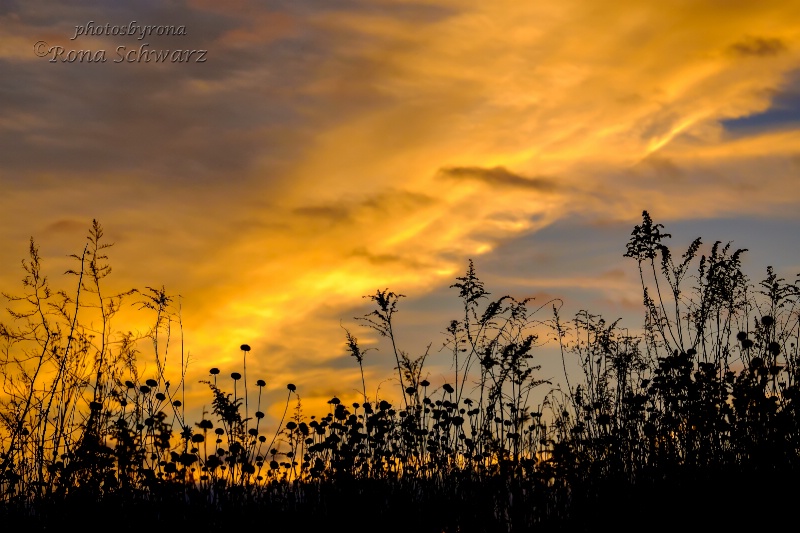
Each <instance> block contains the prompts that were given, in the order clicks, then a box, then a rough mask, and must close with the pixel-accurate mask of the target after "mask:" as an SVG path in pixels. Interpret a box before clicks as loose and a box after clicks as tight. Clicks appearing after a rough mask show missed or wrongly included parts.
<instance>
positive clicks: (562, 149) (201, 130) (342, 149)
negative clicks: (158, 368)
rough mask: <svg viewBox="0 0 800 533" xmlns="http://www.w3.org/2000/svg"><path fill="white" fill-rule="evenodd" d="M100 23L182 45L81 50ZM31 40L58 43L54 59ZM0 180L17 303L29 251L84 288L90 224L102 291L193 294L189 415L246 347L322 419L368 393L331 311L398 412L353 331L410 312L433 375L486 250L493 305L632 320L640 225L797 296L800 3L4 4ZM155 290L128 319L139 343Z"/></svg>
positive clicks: (122, 318)
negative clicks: (102, 250)
mask: <svg viewBox="0 0 800 533" xmlns="http://www.w3.org/2000/svg"><path fill="white" fill-rule="evenodd" d="M89 21H93V22H94V25H95V26H93V27H98V26H105V25H106V24H109V25H110V26H111V27H113V26H117V27H126V28H127V27H128V26H129V24H133V25H134V26H145V25H151V26H176V27H177V26H184V27H185V35H162V36H158V35H148V36H146V37H144V38H142V39H139V36H138V35H133V36H128V35H124V36H123V35H88V36H87V35H81V36H78V37H77V38H74V39H73V37H74V36H75V34H76V27H80V28H83V29H85V28H86V26H87V24H88V23H89ZM134 21H135V22H134ZM39 41H44V42H46V43H47V46H48V47H58V46H60V47H62V48H63V50H64V52H63V53H62V54H61V55H58V54H57V53H56V51H57V49H55V48H54V49H53V50H56V51H53V52H52V53H49V54H48V55H45V57H38V56H37V55H36V53H35V51H36V50H37V48H36V46H37V44H36V43H37V42H39ZM145 44H146V45H147V46H145V47H144V48H141V47H142V46H144V45H145ZM38 46H41V45H38ZM120 47H124V48H121V50H122V54H123V55H119V54H118V50H120ZM40 49H42V48H40ZM46 49H49V48H46ZM46 49H43V50H46ZM71 50H76V51H77V50H90V51H91V52H92V53H93V54H95V56H96V55H97V52H98V51H105V59H106V61H105V62H91V63H90V62H86V61H84V62H81V61H69V60H68V59H69V56H68V55H67V54H68V52H69V51H71ZM140 50H154V51H165V50H169V51H170V53H171V52H172V51H174V50H204V51H206V52H205V54H204V58H203V59H205V61H204V62H201V63H198V62H195V61H196V59H197V58H199V53H198V54H197V55H194V56H192V57H191V58H190V59H189V61H187V62H172V61H166V62H159V61H156V60H155V59H154V58H155V57H156V56H155V53H153V54H151V53H150V52H146V55H141V54H140ZM130 51H133V53H128V52H130ZM181 54H183V52H181ZM179 55H180V54H179ZM73 57H74V55H73ZM173 57H174V56H173ZM181 57H182V55H181ZM131 58H133V59H134V61H133V62H130V61H128V60H129V59H131ZM137 58H139V59H142V61H136V60H135V59H137ZM51 59H53V60H54V61H51ZM145 59H150V61H149V62H148V61H146V60H145ZM0 186H1V187H2V189H1V192H0V221H1V222H2V224H0V247H1V249H2V255H0V259H1V260H0V288H2V290H3V291H5V292H10V293H19V292H20V291H21V286H20V283H19V281H20V279H21V278H22V276H23V272H22V270H21V269H20V260H21V259H23V258H25V257H26V254H27V247H28V241H29V239H30V238H31V237H33V238H34V240H35V241H36V243H37V244H38V245H39V247H40V250H41V254H42V257H43V263H44V268H45V271H46V272H47V274H48V275H49V276H50V279H51V281H52V283H53V285H54V287H57V288H63V289H65V290H67V291H73V290H74V284H75V280H74V278H71V277H68V276H64V275H62V273H63V272H64V271H65V270H66V269H68V268H74V266H75V265H74V261H72V260H70V259H69V258H68V257H67V255H68V254H72V253H80V251H81V250H82V249H83V245H84V243H85V237H86V234H87V232H88V229H89V227H90V226H91V222H92V219H93V218H96V219H97V220H98V221H99V222H100V223H101V224H102V225H103V227H104V228H105V231H106V236H107V240H108V242H113V243H114V246H113V247H112V248H111V249H110V250H108V254H109V256H110V263H111V265H112V267H113V268H114V271H113V273H112V274H111V276H110V277H109V278H108V279H107V280H106V281H107V282H108V285H107V286H108V291H109V293H111V292H113V291H123V290H125V289H130V288H134V287H135V288H139V289H143V290H144V288H145V287H147V286H151V287H160V286H162V285H164V286H165V287H166V289H167V292H169V293H170V294H173V295H180V296H181V298H180V303H181V309H182V320H183V326H184V342H185V350H186V351H187V352H188V353H190V354H191V360H190V362H191V364H190V367H189V378H188V381H189V383H190V384H191V387H192V389H193V390H200V392H201V393H202V396H201V398H202V400H199V399H198V401H207V399H208V394H207V393H206V392H204V391H203V390H202V388H199V387H202V386H199V385H197V381H198V380H200V379H204V378H205V377H206V376H207V375H208V368H210V367H211V366H219V367H220V368H221V369H222V370H223V373H229V372H231V371H235V370H239V369H240V364H241V352H240V351H239V346H240V345H241V344H242V343H248V344H249V345H250V346H251V347H252V351H251V352H250V354H249V356H248V357H249V360H248V375H249V376H253V378H254V379H255V378H257V377H263V378H264V379H265V380H267V382H268V384H269V385H268V386H269V391H270V395H271V396H270V397H271V398H278V397H283V395H284V394H285V385H286V383H288V382H293V383H295V384H296V385H297V386H298V392H299V393H300V395H301V397H302V398H303V401H304V409H305V410H306V411H307V414H313V413H314V412H318V411H317V409H316V407H315V406H317V405H320V404H321V402H324V401H325V400H327V399H329V398H330V397H331V396H332V395H334V394H336V395H338V396H340V397H342V398H352V399H353V400H355V399H357V393H356V392H355V391H356V390H358V389H360V377H359V375H358V367H357V365H355V361H353V360H352V358H350V357H348V356H347V353H346V351H345V345H344V332H343V330H342V328H341V327H340V322H341V324H342V325H344V326H346V327H348V328H349V329H350V330H351V331H352V333H353V334H355V335H356V336H357V337H358V338H359V339H360V340H361V341H362V343H363V345H364V347H369V346H372V347H376V348H378V350H377V351H370V352H369V353H368V356H367V367H366V372H367V386H368V389H370V391H371V392H372V394H374V392H375V390H376V389H377V387H378V386H381V387H382V388H381V391H382V394H384V395H386V396H389V397H391V395H392V394H396V393H395V391H394V389H393V387H394V386H395V384H394V383H393V382H392V381H385V380H391V377H392V375H393V374H392V366H393V362H394V360H393V356H391V355H390V352H389V349H388V346H387V345H386V344H385V342H384V341H382V340H380V339H378V338H377V337H376V336H375V335H374V334H372V333H370V332H369V331H368V330H366V329H364V328H363V327H361V326H359V325H358V323H357V321H355V320H354V317H355V316H362V315H364V314H365V313H367V312H369V311H370V310H371V308H370V307H369V306H368V305H366V304H367V302H366V301H365V300H364V299H362V296H363V295H367V294H374V293H375V291H376V290H377V289H384V288H387V287H388V288H390V289H391V290H394V291H396V292H400V293H403V294H405V295H407V298H405V299H404V300H402V301H401V302H400V311H399V312H398V314H397V315H396V319H397V321H398V328H399V335H400V336H401V348H403V349H406V350H408V351H409V352H411V353H412V354H414V355H417V354H418V353H419V352H420V350H424V349H425V347H426V346H427V344H428V343H433V344H432V349H431V366H430V367H429V369H430V378H429V379H431V382H432V383H434V384H435V385H436V386H439V385H440V384H441V383H443V382H444V381H445V379H446V373H447V372H448V368H449V367H448V359H447V356H446V355H445V353H444V352H442V353H439V352H438V349H439V347H440V346H441V342H442V339H443V336H442V335H441V334H440V333H441V332H442V331H444V329H445V327H446V326H447V324H448V322H449V320H450V319H452V318H457V317H458V311H459V303H458V300H457V298H456V296H457V294H456V291H455V289H450V288H449V285H451V284H452V283H453V282H454V279H455V277H456V276H459V275H463V274H464V271H465V270H466V267H467V261H468V259H469V258H472V259H473V260H474V261H475V266H476V269H477V272H478V275H479V276H480V277H481V278H482V279H483V280H484V281H485V283H486V288H487V290H489V291H490V292H491V293H492V295H493V296H501V295H503V294H511V295H512V296H515V297H519V298H524V297H529V296H535V297H536V298H537V299H536V301H537V302H541V303H545V302H546V301H548V299H549V298H552V297H560V298H562V299H563V300H564V307H563V310H562V313H563V314H564V315H566V316H572V315H574V313H576V312H577V311H578V310H580V309H582V308H588V309H589V310H591V311H592V312H596V313H602V314H603V315H606V316H608V318H610V319H612V320H613V319H616V318H618V317H626V318H625V319H626V321H628V322H629V326H630V327H631V328H636V327H639V326H640V322H641V316H642V315H641V312H640V311H639V305H640V301H641V296H640V294H639V289H638V272H637V271H636V265H635V263H634V262H632V261H631V260H629V259H627V260H626V259H624V258H623V257H622V256H623V253H624V251H625V243H626V242H627V240H628V237H629V235H630V232H631V230H632V228H633V226H634V225H635V224H637V223H639V222H640V221H641V213H642V210H645V209H646V210H648V211H649V212H650V214H651V215H652V216H653V218H654V219H655V221H656V222H660V223H663V224H665V226H666V231H668V232H670V233H672V234H673V236H674V238H673V239H672V242H673V243H674V244H675V246H676V247H677V248H676V251H682V250H680V248H682V247H685V246H686V245H687V244H688V243H689V242H690V241H691V240H692V239H693V238H694V237H698V236H702V237H703V238H704V241H705V242H707V243H712V242H713V241H714V240H722V241H728V240H734V246H738V247H745V248H748V249H749V250H750V251H749V252H748V254H747V255H746V260H745V267H746V269H747V271H748V273H750V274H751V275H752V276H753V278H756V281H757V280H758V279H760V276H762V275H763V273H764V269H765V267H766V265H768V264H773V265H775V266H776V268H777V269H778V271H779V273H781V274H782V275H784V276H785V277H787V278H790V279H793V278H794V276H795V275H796V274H797V273H798V272H800V241H799V237H798V235H800V231H798V230H800V209H799V208H800V3H798V2H793V1H789V0H781V1H761V2H752V1H733V0H729V1H724V2H723V1H674V2H641V1H615V2H588V1H573V0H558V1H550V0H536V1H529V2H525V1H520V0H492V1H486V0H481V1H477V0H416V1H406V0H270V1H262V0H231V1H226V2H219V1H215V0H173V1H170V0H158V1H156V0H143V1H137V2H118V1H113V2H112V1H99V0H93V1H81V2H77V1H70V2H56V1H53V0H47V1H44V0H0ZM138 300H140V297H137V296H132V297H129V298H128V299H127V300H126V302H127V303H126V305H125V307H124V309H123V312H122V313H121V314H120V315H119V317H118V320H117V322H115V324H114V327H115V329H119V330H124V331H127V330H129V329H134V330H138V331H140V332H142V333H144V332H146V331H147V327H148V324H149V323H151V319H152V316H151V315H148V314H146V313H144V312H139V311H136V305H135V304H136V302H137V301H138ZM176 302H177V298H176ZM4 305H5V304H4ZM545 311H546V310H545ZM545 314H546V312H545ZM543 318H547V316H543ZM3 320H6V318H5V317H4V318H3ZM147 348H148V347H147V346H146V345H143V346H142V354H141V358H142V361H143V362H148V361H150V363H149V364H150V365H151V368H152V362H151V360H152V357H151V352H152V348H151V349H150V352H148V351H147ZM171 349H174V348H171ZM544 352H546V350H544V351H543V355H542V357H543V359H546V358H547V357H552V354H551V355H547V353H544ZM173 353H177V352H173ZM558 363H559V365H560V360H559V361H558ZM542 364H543V366H545V367H546V368H545V371H549V370H548V365H550V366H551V367H552V368H555V369H558V368H560V366H558V365H556V366H553V365H552V361H549V362H548V361H547V360H543V361H542ZM553 376H555V377H556V378H557V377H558V376H557V375H556V374H553ZM543 377H551V375H549V374H548V375H545V376H543ZM198 388H199V389H198ZM199 398H200V397H199ZM306 402H307V403H306ZM281 410H282V409H281V406H280V405H277V406H276V407H275V408H274V409H273V411H271V413H273V414H274V413H275V412H277V413H278V415H279V414H280V411H281Z"/></svg>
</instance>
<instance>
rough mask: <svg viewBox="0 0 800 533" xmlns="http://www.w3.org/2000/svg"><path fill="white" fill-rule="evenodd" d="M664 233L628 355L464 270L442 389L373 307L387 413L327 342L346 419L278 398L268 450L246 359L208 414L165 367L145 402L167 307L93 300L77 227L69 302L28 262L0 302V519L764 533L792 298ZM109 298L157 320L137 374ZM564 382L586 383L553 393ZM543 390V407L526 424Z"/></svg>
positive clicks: (551, 306) (786, 377)
mask: <svg viewBox="0 0 800 533" xmlns="http://www.w3.org/2000/svg"><path fill="white" fill-rule="evenodd" d="M663 229H664V228H663V226H661V225H660V224H655V223H654V222H653V221H652V220H651V218H650V216H649V214H648V213H647V212H644V213H643V217H642V224H641V225H637V226H636V227H635V229H634V231H633V232H632V234H631V238H630V240H629V242H628V245H627V248H626V253H625V256H626V257H629V258H631V260H633V261H636V262H637V265H638V272H639V275H640V280H641V286H642V301H643V309H644V317H645V320H644V326H643V328H642V332H641V333H637V334H631V333H630V332H629V331H628V330H625V329H623V328H622V327H621V326H620V325H619V321H615V322H611V323H609V322H606V321H605V320H604V319H603V318H602V317H601V316H598V315H594V314H591V313H589V312H588V311H587V310H581V311H579V312H578V313H576V314H575V316H574V318H572V319H570V320H565V319H563V318H562V316H561V306H560V302H558V301H550V302H546V303H543V304H536V306H534V301H533V300H532V299H524V300H517V299H515V298H513V297H511V296H508V295H505V296H502V297H500V298H498V299H496V300H491V299H490V298H489V296H491V295H490V293H489V292H487V291H486V289H485V287H484V284H483V282H482V281H481V280H480V279H479V278H478V276H477V274H476V272H475V268H474V265H473V263H472V261H470V262H469V265H468V268H467V270H466V273H465V274H464V275H463V276H461V277H458V278H457V279H456V282H455V283H454V284H453V285H452V286H451V288H454V289H456V290H457V291H458V298H459V299H460V301H461V303H462V308H463V315H462V316H460V317H459V318H457V319H454V320H452V321H451V322H450V323H449V325H448V326H447V330H446V341H445V344H446V346H447V347H448V348H449V352H450V354H451V355H452V361H453V369H454V373H453V378H454V380H453V383H441V384H438V386H435V385H433V384H431V383H430V382H429V381H428V380H426V379H423V368H424V365H425V362H426V360H427V357H428V352H427V351H426V352H425V353H424V354H423V355H421V356H420V357H417V358H413V357H411V356H409V355H408V354H407V353H406V352H404V351H402V350H400V349H399V347H398V340H397V339H396V337H395V330H394V323H395V322H394V321H395V316H394V315H395V313H396V311H397V308H398V305H399V302H400V299H401V298H402V297H403V295H401V294H399V293H395V292H392V291H389V290H388V289H385V290H377V291H376V292H375V294H372V295H368V296H365V298H366V299H369V300H370V301H371V303H372V304H373V305H374V310H373V311H372V312H370V313H368V314H367V315H365V316H364V317H362V318H361V319H359V320H360V321H361V323H362V324H364V325H366V326H367V327H369V328H372V330H374V331H375V332H376V333H377V334H379V335H381V336H383V337H386V338H387V339H388V340H389V341H390V343H391V346H392V351H393V355H394V357H395V360H396V364H397V366H396V369H395V370H396V371H397V381H398V386H399V387H400V388H399V393H400V395H399V396H400V397H401V398H402V403H401V404H399V405H393V404H391V403H389V402H388V401H387V400H385V399H380V398H376V399H375V401H370V400H369V398H368V397H367V394H366V384H365V380H364V373H363V366H362V364H363V359H364V356H365V353H366V350H363V349H362V348H361V347H360V346H359V344H358V339H357V338H356V337H355V336H353V335H352V334H351V333H350V331H349V330H347V329H346V328H345V329H344V331H345V345H346V348H347V350H348V351H349V353H350V355H352V356H353V357H354V359H355V360H356V363H357V364H358V365H359V367H360V368H361V380H362V396H363V401H362V402H356V403H352V404H349V405H345V404H344V403H343V402H342V401H341V400H340V399H338V398H335V397H334V398H331V400H330V401H329V402H328V405H329V407H330V408H329V412H328V413H326V414H325V415H324V416H321V415H317V416H310V417H304V416H302V413H301V411H300V409H299V405H298V408H297V409H295V411H294V414H291V415H290V407H291V406H292V405H293V403H294V404H297V403H298V402H299V397H298V396H297V388H296V387H295V385H293V384H288V385H287V396H286V402H285V405H284V411H283V412H284V415H283V418H282V419H281V421H280V423H279V424H278V427H277V428H276V429H273V430H272V431H270V432H267V431H266V429H267V428H265V427H264V425H263V422H262V421H263V419H264V418H265V415H264V410H266V408H265V407H264V406H262V390H263V387H264V386H265V382H264V381H263V380H261V379H259V380H257V381H254V382H252V383H251V382H249V381H248V377H247V365H246V363H247V356H248V354H249V352H250V351H251V348H250V346H249V345H247V344H243V345H242V346H241V350H242V368H241V373H240V372H238V371H234V372H232V373H230V380H228V378H227V377H226V378H223V377H222V373H221V371H220V370H219V369H218V368H212V369H211V370H210V372H209V378H208V379H207V380H205V382H204V383H205V384H206V385H207V386H208V387H209V392H210V394H211V397H212V401H211V406H212V408H211V412H210V413H204V414H203V416H202V418H201V419H200V420H199V421H190V420H188V419H187V415H186V412H187V411H186V408H187V406H186V405H185V377H186V364H187V361H186V360H185V358H184V357H183V353H182V352H181V358H180V365H181V366H180V369H181V371H180V375H181V381H180V383H177V384H171V383H170V382H169V381H167V380H166V379H165V367H166V365H167V355H166V354H167V351H168V343H169V324H170V323H171V322H170V318H171V313H172V312H173V311H172V310H171V309H172V307H171V305H172V298H171V297H170V296H169V295H168V294H167V292H166V291H165V289H164V288H161V289H154V288H150V287H148V288H146V290H145V291H142V292H140V291H128V292H125V293H122V294H114V295H106V294H105V293H104V291H103V290H102V286H103V279H104V278H105V277H106V276H107V275H108V274H109V273H110V271H111V269H110V267H109V266H108V265H107V264H106V260H107V257H106V256H105V255H104V252H103V251H104V250H105V249H106V248H107V247H108V245H107V244H105V243H104V242H103V240H102V239H103V231H102V228H101V226H100V225H99V224H98V223H97V222H96V221H95V222H94V223H93V225H92V227H91V229H90V232H89V237H88V242H87V245H86V248H85V249H84V251H83V253H82V254H81V255H75V256H73V258H74V259H75V261H76V263H77V264H79V268H76V269H75V270H73V271H70V272H69V274H71V275H73V276H75V278H76V279H77V285H76V290H75V293H74V295H68V294H66V293H64V292H53V291H52V290H51V289H50V287H49V284H48V281H47V278H46V277H44V276H43V274H42V266H41V261H40V257H39V252H38V249H37V248H36V246H35V245H34V243H33V241H31V243H30V248H29V259H28V260H26V261H23V267H24V270H25V273H26V276H25V278H24V280H23V293H22V295H17V296H12V295H7V294H6V295H5V296H6V298H7V299H8V300H9V302H10V306H11V309H10V310H9V313H10V317H11V319H12V321H11V323H9V324H2V325H0V337H1V338H2V340H3V350H2V360H0V369H1V370H2V375H3V379H4V381H3V395H2V403H1V404H0V424H1V425H0V520H4V523H16V522H18V523H21V524H25V526H26V527H27V528H28V529H33V530H37V529H46V528H52V527H55V526H57V525H59V524H62V523H64V521H65V520H78V521H80V522H78V523H84V522H83V521H85V520H88V519H89V518H91V519H92V520H94V521H96V522H97V523H102V524H103V527H110V528H115V529H118V530H134V529H136V530H138V529H140V528H142V527H147V526H157V527H171V526H190V527H193V526H198V527H207V528H211V529H222V528H223V527H224V528H230V527H248V526H263V525H264V524H266V523H284V524H296V526H297V527H302V528H303V529H312V528H318V527H319V528H334V529H337V528H340V527H364V526H368V527H370V528H380V529H383V530H392V531H393V530H397V531H431V532H433V531H436V532H441V531H528V530H531V529H536V528H539V529H542V530H569V531H575V530H587V531H588V530H590V529H595V528H597V527H601V526H605V525H607V526H609V527H615V528H617V529H621V530H633V529H643V528H650V529H656V530H659V528H662V527H667V526H677V525H682V524H685V523H686V522H685V521H686V520H688V519H689V517H691V520H693V521H694V523H698V524H704V525H705V526H707V527H717V528H720V527H730V528H733V529H741V528H742V527H744V526H746V525H752V526H759V527H763V526H764V524H766V523H771V522H770V521H771V520H775V519H776V516H778V515H779V514H780V513H781V512H783V511H781V509H782V506H788V505H790V504H791V502H792V501H794V499H795V498H796V496H797V489H796V488H795V487H796V486H797V484H796V483H795V478H796V473H797V471H798V462H799V461H800V455H798V451H799V450H800V431H798V429H799V428H798V423H799V422H800V417H799V416H798V405H799V404H798V402H800V382H799V381H800V366H798V363H800V358H799V356H798V346H799V345H800V341H799V340H798V337H799V336H800V315H799V314H798V308H797V304H798V297H800V285H798V283H797V282H796V281H795V282H794V283H790V282H786V280H784V279H781V278H778V277H777V276H776V274H775V272H774V270H773V269H772V268H769V269H768V270H767V275H766V277H765V278H764V279H763V280H762V281H761V282H759V283H758V284H757V285H753V284H752V283H751V282H750V281H749V278H748V277H747V276H746V275H745V274H744V273H743V272H742V270H741V268H742V265H741V257H742V254H743V253H744V252H745V250H732V249H731V247H730V244H725V245H723V244H722V243H720V242H716V243H714V244H713V245H712V246H711V248H710V251H709V252H708V254H707V255H703V254H701V247H702V242H701V241H700V239H696V240H695V241H694V242H692V244H691V245H690V246H689V248H688V250H687V251H686V252H685V253H684V254H682V255H681V257H680V258H679V259H677V258H676V257H675V256H674V255H673V254H672V252H671V251H670V249H669V248H668V247H667V245H666V244H665V241H666V239H668V238H669V237H670V235H669V234H667V233H664V232H663V231H662V230H663ZM129 298H138V301H137V304H138V306H139V308H140V309H142V310H143V311H146V312H150V313H153V314H154V316H155V319H154V326H153V328H152V329H151V331H150V332H149V333H148V334H147V335H146V337H147V338H148V339H149V340H151V341H152V345H153V350H154V355H155V361H156V367H155V374H154V375H150V376H142V375H140V372H141V368H142V366H141V364H140V363H141V362H140V361H139V358H138V357H139V356H138V354H137V352H136V349H135V344H136V341H137V340H139V339H137V338H136V337H135V336H134V335H132V334H127V335H122V336H118V337H115V336H113V335H112V334H111V331H112V329H111V322H112V320H113V319H114V316H115V315H116V313H117V312H118V311H119V309H120V307H121V305H122V302H123V300H125V299H129ZM543 315H546V316H543ZM546 342H551V343H554V344H555V345H557V346H558V347H559V349H560V351H561V355H562V357H563V361H564V371H565V375H564V383H563V384H561V385H559V384H553V383H550V382H548V381H544V380H542V379H540V378H539V377H538V376H537V371H538V370H539V367H538V365H536V364H534V362H535V361H534V355H535V353H536V350H538V349H540V348H541V346H542V345H543V344H544V343H546ZM429 348H430V346H429ZM568 359H570V360H575V361H578V362H579V363H580V368H581V369H582V372H581V373H579V374H577V375H569V373H568V372H567V366H568V365H567V360H568ZM253 387H255V388H253ZM540 387H546V389H545V390H548V391H549V392H547V394H546V395H545V400H544V402H543V403H540V404H538V405H533V403H532V392H533V391H534V390H535V389H537V388H540ZM231 389H232V392H229V390H231ZM253 405H254V406H255V409H256V410H255V411H254V412H252V411H251V409H252V406H253ZM251 413H253V414H252V416H251ZM287 415H289V417H288V421H287Z"/></svg>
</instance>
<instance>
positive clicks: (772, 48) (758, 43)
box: [728, 36, 788, 57]
mask: <svg viewBox="0 0 800 533" xmlns="http://www.w3.org/2000/svg"><path fill="white" fill-rule="evenodd" d="M787 50H788V47H787V46H786V43H784V42H783V41H782V40H781V39H777V38H772V37H752V36H750V37H746V38H744V39H742V40H741V41H738V42H735V43H733V44H732V45H730V46H729V47H728V51H729V52H730V53H732V54H734V55H738V56H760V57H765V56H774V55H778V54H780V53H782V52H786V51H787Z"/></svg>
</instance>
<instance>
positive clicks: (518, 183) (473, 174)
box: [439, 167, 557, 192]
mask: <svg viewBox="0 0 800 533" xmlns="http://www.w3.org/2000/svg"><path fill="white" fill-rule="evenodd" d="M439 176H440V177H443V178H449V179H455V180H474V181H480V182H483V183H486V184H487V185H491V186H493V187H510V188H520V189H532V190H535V191H539V192H553V191H555V190H556V189H557V185H556V182H555V181H553V180H552V179H550V178H545V177H541V176H537V177H533V178H527V177H525V176H520V175H519V174H514V173H513V172H510V171H508V170H506V168H505V167H494V168H482V167H445V168H442V169H440V170H439Z"/></svg>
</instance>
